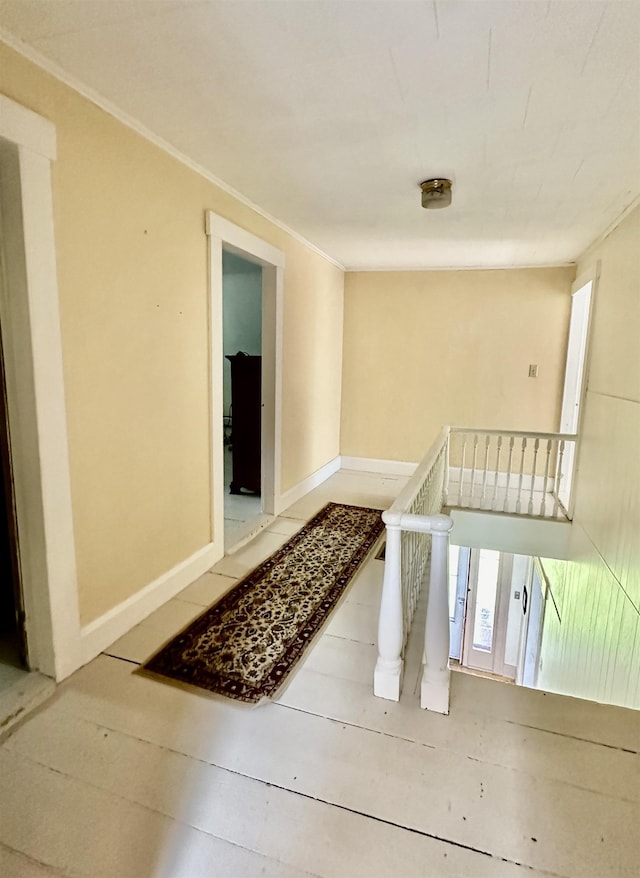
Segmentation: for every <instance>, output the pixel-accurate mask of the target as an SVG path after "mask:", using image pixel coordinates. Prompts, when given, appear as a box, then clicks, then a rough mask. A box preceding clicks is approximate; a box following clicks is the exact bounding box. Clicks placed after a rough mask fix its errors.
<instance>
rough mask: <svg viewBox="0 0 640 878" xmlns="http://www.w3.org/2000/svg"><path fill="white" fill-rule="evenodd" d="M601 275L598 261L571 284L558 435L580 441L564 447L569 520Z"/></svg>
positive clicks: (562, 493)
mask: <svg viewBox="0 0 640 878" xmlns="http://www.w3.org/2000/svg"><path fill="white" fill-rule="evenodd" d="M599 274H600V263H599V262H598V263H597V264H596V267H595V270H592V271H590V272H589V273H587V274H583V275H580V277H578V278H576V280H575V281H574V282H573V284H572V285H571V316H570V320H569V337H568V340H567V358H566V362H565V370H564V385H563V391H562V407H561V412H560V425H559V432H560V433H576V434H577V435H578V441H577V442H576V445H575V446H571V445H569V446H568V447H567V448H565V453H564V458H563V469H564V474H563V479H562V481H561V482H560V490H559V491H558V500H559V501H560V503H561V504H562V506H563V507H564V509H565V510H566V512H567V515H568V517H569V518H570V519H571V518H573V506H574V496H573V494H574V492H573V490H572V489H573V485H574V483H575V476H576V473H577V468H578V457H579V449H580V432H581V429H582V422H583V420H584V400H585V396H586V393H587V381H586V380H585V379H586V377H587V375H588V364H589V340H590V335H591V315H592V313H593V303H594V300H595V293H596V286H597V281H598V277H599Z"/></svg>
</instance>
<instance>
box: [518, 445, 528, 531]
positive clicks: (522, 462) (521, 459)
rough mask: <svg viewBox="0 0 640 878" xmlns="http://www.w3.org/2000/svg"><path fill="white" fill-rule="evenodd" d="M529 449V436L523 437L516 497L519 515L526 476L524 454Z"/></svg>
mask: <svg viewBox="0 0 640 878" xmlns="http://www.w3.org/2000/svg"><path fill="white" fill-rule="evenodd" d="M526 451H527V437H526V436H524V437H523V439H522V456H521V457H520V477H519V478H518V497H517V499H516V513H517V514H518V515H519V514H520V512H521V511H522V480H523V477H524V456H525V454H526Z"/></svg>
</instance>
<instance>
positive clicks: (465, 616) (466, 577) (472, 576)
mask: <svg viewBox="0 0 640 878" xmlns="http://www.w3.org/2000/svg"><path fill="white" fill-rule="evenodd" d="M449 570H450V577H449V607H450V616H449V626H450V651H449V655H450V658H451V662H452V666H453V667H458V668H460V669H461V670H465V671H468V672H470V673H476V674H481V675H486V676H491V677H496V678H499V679H501V680H505V681H509V682H513V683H518V684H520V685H523V686H529V687H535V686H536V681H537V670H538V664H539V654H540V646H541V637H542V626H543V621H544V609H545V600H544V590H543V586H542V583H543V577H542V574H541V571H540V569H539V565H538V563H537V561H536V560H534V559H533V558H531V557H529V556H528V555H514V554H510V553H507V552H498V551H494V550H492V549H475V548H474V549H471V548H467V547H464V546H454V545H452V546H451V547H450V556H449Z"/></svg>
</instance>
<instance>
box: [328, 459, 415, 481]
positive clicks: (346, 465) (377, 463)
mask: <svg viewBox="0 0 640 878" xmlns="http://www.w3.org/2000/svg"><path fill="white" fill-rule="evenodd" d="M341 466H342V469H353V470H357V471H358V472H363V473H381V474H382V475H385V476H412V475H413V474H414V472H415V471H416V468H417V466H418V464H417V463H410V462H408V461H406V460H381V459H379V458H376V457H345V456H344V455H343V456H342V458H341Z"/></svg>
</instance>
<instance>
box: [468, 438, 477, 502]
mask: <svg viewBox="0 0 640 878" xmlns="http://www.w3.org/2000/svg"><path fill="white" fill-rule="evenodd" d="M477 462H478V434H477V433H475V434H474V437H473V464H472V466H471V496H470V497H469V506H473V497H474V495H475V490H476V464H477Z"/></svg>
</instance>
